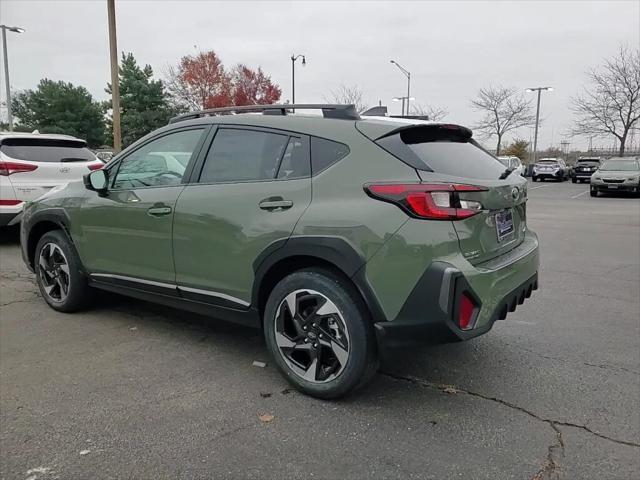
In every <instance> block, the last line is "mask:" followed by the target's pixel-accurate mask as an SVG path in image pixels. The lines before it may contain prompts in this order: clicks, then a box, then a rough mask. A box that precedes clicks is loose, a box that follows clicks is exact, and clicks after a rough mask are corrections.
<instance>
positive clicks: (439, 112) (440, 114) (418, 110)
mask: <svg viewBox="0 0 640 480" xmlns="http://www.w3.org/2000/svg"><path fill="white" fill-rule="evenodd" d="M411 115H419V116H421V117H427V118H429V120H431V121H432V122H439V121H440V120H444V117H446V116H447V115H449V111H448V110H447V109H446V108H440V107H436V106H435V105H421V104H419V103H415V102H414V103H413V104H411Z"/></svg>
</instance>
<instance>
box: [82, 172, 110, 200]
mask: <svg viewBox="0 0 640 480" xmlns="http://www.w3.org/2000/svg"><path fill="white" fill-rule="evenodd" d="M108 185H109V174H108V173H107V171H106V170H94V171H93V172H91V173H89V174H87V175H85V176H84V186H85V188H86V189H87V190H93V191H94V192H98V194H99V195H106V193H107V190H108Z"/></svg>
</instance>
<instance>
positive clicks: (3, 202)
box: [0, 200, 22, 207]
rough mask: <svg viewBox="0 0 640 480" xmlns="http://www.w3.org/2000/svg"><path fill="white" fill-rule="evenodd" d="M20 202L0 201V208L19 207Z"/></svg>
mask: <svg viewBox="0 0 640 480" xmlns="http://www.w3.org/2000/svg"><path fill="white" fill-rule="evenodd" d="M21 203H22V200H0V206H2V207H12V206H14V205H20V204H21Z"/></svg>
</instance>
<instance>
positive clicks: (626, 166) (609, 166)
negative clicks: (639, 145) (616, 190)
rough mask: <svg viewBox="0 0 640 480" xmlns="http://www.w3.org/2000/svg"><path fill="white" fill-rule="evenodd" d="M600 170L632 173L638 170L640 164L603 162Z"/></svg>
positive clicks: (632, 162)
mask: <svg viewBox="0 0 640 480" xmlns="http://www.w3.org/2000/svg"><path fill="white" fill-rule="evenodd" d="M600 170H603V171H618V172H633V171H638V170H640V164H638V161H637V160H615V161H609V162H604V164H603V165H602V167H600Z"/></svg>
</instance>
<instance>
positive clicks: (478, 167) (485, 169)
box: [376, 125, 505, 180]
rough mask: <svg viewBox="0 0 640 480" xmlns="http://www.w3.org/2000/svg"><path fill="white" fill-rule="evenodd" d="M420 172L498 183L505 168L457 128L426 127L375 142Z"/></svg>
mask: <svg viewBox="0 0 640 480" xmlns="http://www.w3.org/2000/svg"><path fill="white" fill-rule="evenodd" d="M376 143H377V144H378V145H380V146H381V147H382V148H384V149H385V150H387V151H388V152H390V153H391V154H393V155H395V156H396V157H398V158H400V160H402V161H403V162H405V163H407V164H408V165H410V166H412V167H414V168H417V169H418V170H427V171H432V172H435V173H441V174H444V175H451V176H454V177H468V178H477V179H494V180H495V179H497V178H498V177H500V175H501V174H502V173H503V172H504V170H505V166H504V165H503V164H502V163H500V161H499V160H498V159H497V158H496V157H494V156H493V155H491V154H490V153H489V152H487V151H485V150H483V149H482V148H481V147H480V146H479V145H478V144H477V143H476V142H475V141H474V140H472V139H471V131H470V130H468V129H466V128H463V127H458V126H457V125H424V126H419V127H411V128H407V129H405V130H401V131H400V132H398V133H395V134H393V135H390V136H387V137H383V138H381V139H379V140H377V141H376Z"/></svg>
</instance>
